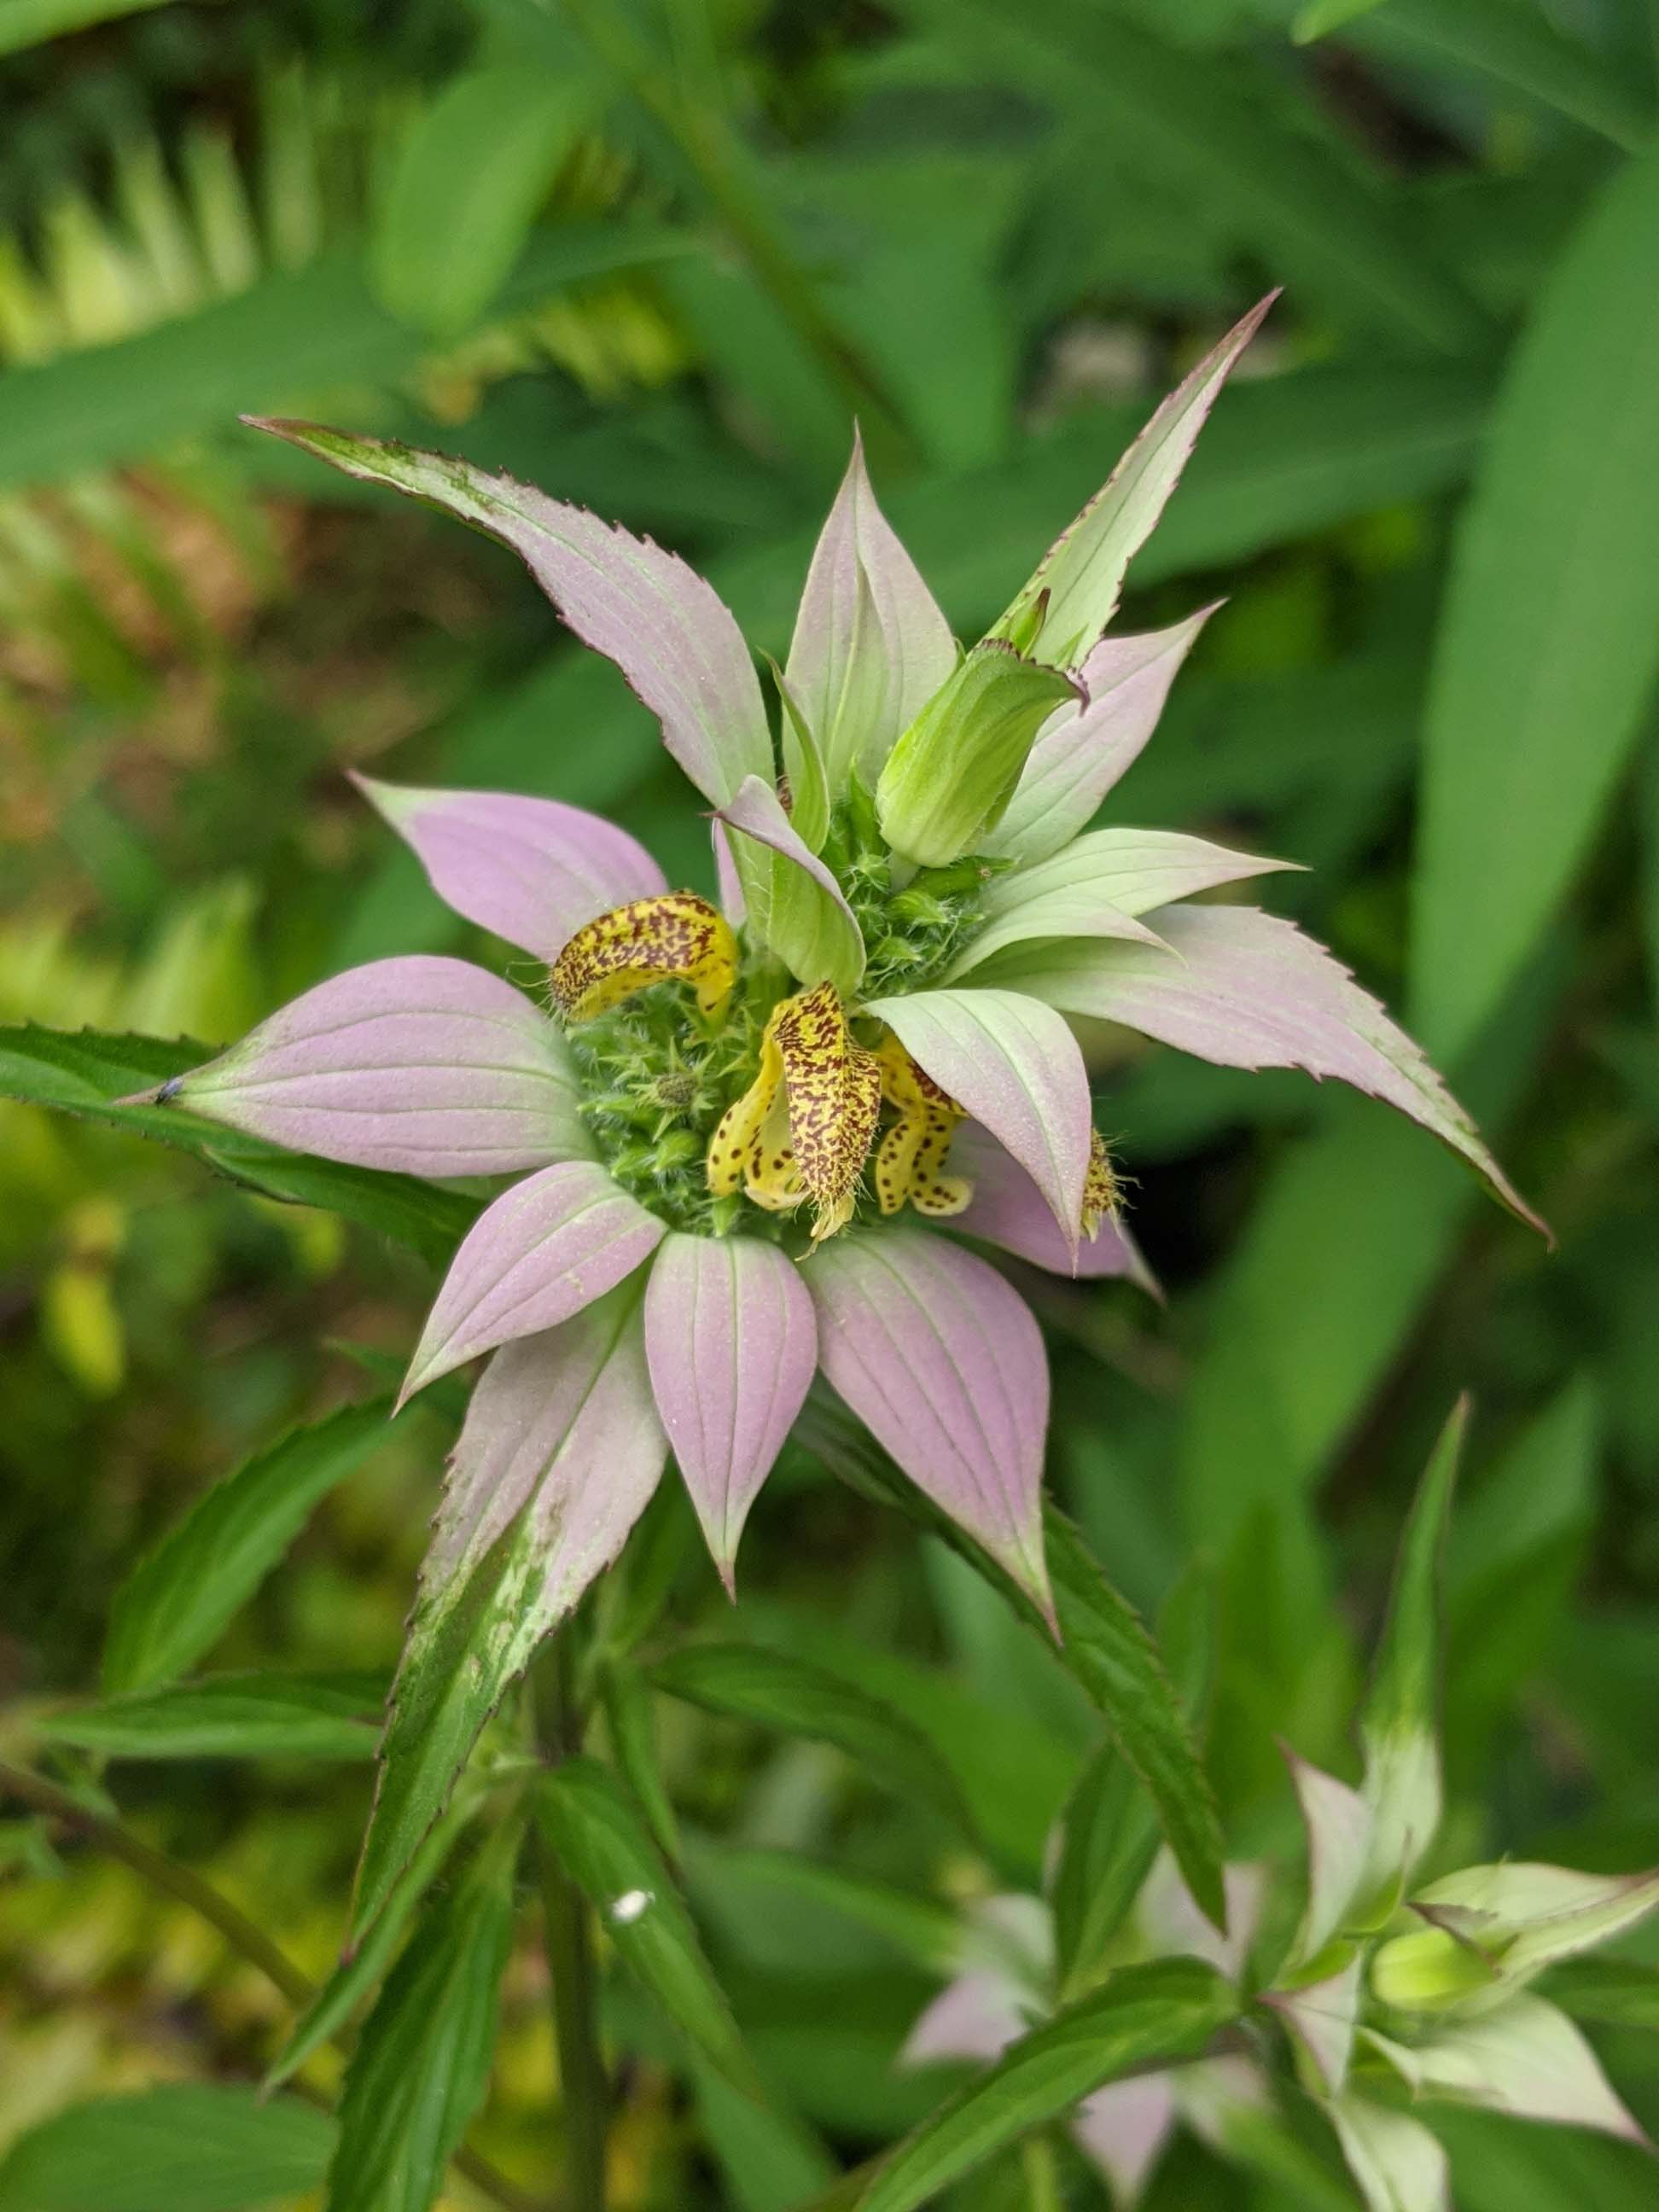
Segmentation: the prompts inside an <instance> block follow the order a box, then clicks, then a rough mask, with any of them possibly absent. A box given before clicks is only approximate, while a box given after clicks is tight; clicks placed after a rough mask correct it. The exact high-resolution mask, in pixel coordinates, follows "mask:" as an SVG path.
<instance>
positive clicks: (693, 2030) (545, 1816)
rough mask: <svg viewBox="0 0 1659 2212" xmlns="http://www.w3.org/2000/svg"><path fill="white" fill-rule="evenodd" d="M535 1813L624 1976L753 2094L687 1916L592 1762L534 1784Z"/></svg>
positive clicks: (727, 2011) (575, 1763) (607, 1776)
mask: <svg viewBox="0 0 1659 2212" xmlns="http://www.w3.org/2000/svg"><path fill="white" fill-rule="evenodd" d="M535 1816H536V1819H537V1821H538V1824H539V1825H540V1827H541V1830H542V1832H543V1834H544V1836H545V1838H546V1839H547V1842H548V1845H549V1847H550V1850H552V1851H553V1853H554V1855H555V1857H556V1858H557V1859H558V1861H559V1863H560V1864H561V1865H562V1867H563V1868H564V1869H565V1871H566V1872H567V1873H568V1875H570V1877H571V1879H572V1880H573V1881H574V1882H575V1884H576V1886H577V1887H578V1888H580V1890H581V1891H582V1893H584V1895H585V1896H586V1898H587V1899H588V1900H589V1902H590V1903H591V1904H592V1906H593V1908H594V1910H595V1911H596V1912H597V1913H598V1914H599V1918H600V1920H601V1921H602V1922H603V1923H604V1925H605V1932H606V1934H607V1936H609V1938H610V1940H611V1942H613V1943H614V1944H615V1945H616V1947H617V1950H618V1952H619V1953H620V1954H621V1955H622V1957H623V1960H625V1961H626V1963H627V1965H628V1966H629V1969H630V1971H631V1972H633V1973H634V1974H635V1975H636V1976H637V1977H638V1978H639V1979H640V1980H641V1982H643V1983H644V1984H645V1986H646V1988H647V1990H650V1992H651V1994H652V1996H653V1997H655V1999H656V2000H657V2002H658V2003H659V2004H660V2005H661V2007H662V2008H663V2010H664V2011H665V2013H666V2014H667V2015H668V2016H669V2018H670V2019H671V2021H673V2022H674V2024H675V2025H676V2027H679V2028H681V2029H682V2030H683V2031H684V2033H685V2034H686V2035H688V2036H689V2037H690V2039H691V2041H692V2042H693V2043H694V2044H695V2045H696V2047H697V2048H698V2050H700V2051H702V2053H703V2055H704V2057H707V2058H708V2059H709V2060H710V2061H711V2063H713V2064H714V2066H716V2067H717V2068H718V2069H720V2073H721V2074H722V2075H724V2076H725V2078H726V2080H727V2081H730V2082H732V2084H733V2085H734V2087H738V2088H739V2089H742V2090H744V2092H746V2093H748V2094H750V2095H751V2096H754V2095H757V2093H758V2092H757V2085H756V2081H755V2073H754V2068H753V2065H752V2063H751V2062H750V2057H749V2054H748V2052H747V2051H745V2050H744V2045H743V2040H742V2038H741V2037H740V2036H739V2035H738V2028H737V2023H736V2021H734V2020H733V2019H732V2013H731V2008H730V2007H729V2006H728V2005H727V2003H726V1997H725V1995H724V1993H723V1991H722V1990H721V1989H720V1984H719V1983H718V1982H717V1981H716V1980H715V1978H714V1971H713V1969H712V1968H711V1967H710V1966H709V1964H708V1960H707V1959H706V1958H705V1957H704V1955H703V1949H702V1943H701V1942H699V1940H698V1937H697V1931H696V1927H695V1926H694V1925H693V1923H692V1919H691V1915H690V1912H689V1911H687V1909H686V1905H685V1902H684V1899H683V1898H682V1897H681V1895H680V1893H679V1891H678V1887H677V1886H676V1884H675V1881H674V1878H673V1876H672V1875H671V1873H670V1872H669V1869H668V1867H667V1864H666V1862H665V1860H664V1858H663V1857H662V1854H661V1852H660V1851H659V1850H658V1849H657V1847H656V1845H655V1844H654V1843H653V1841H652V1839H651V1833H650V1831H649V1830H648V1829H647V1826H646V1825H645V1822H644V1820H643V1819H642V1818H641V1814H640V1813H639V1812H638V1810H637V1809H636V1808H635V1806H634V1805H633V1804H632V1803H631V1802H629V1798H628V1796H627V1795H626V1793H625V1792H624V1791H623V1788H622V1786H621V1784H619V1783H618V1782H617V1780H616V1778H614V1777H613V1776H612V1775H611V1773H610V1772H609V1771H607V1770H606V1769H605V1767H603V1766H601V1765H599V1762H598V1761H597V1760H595V1759H566V1760H564V1761H563V1762H562V1764H561V1765H558V1766H557V1767H556V1768H555V1769H554V1770H553V1771H552V1772H551V1773H550V1774H549V1775H547V1776H546V1777H545V1778H544V1780H543V1781H542V1782H540V1783H539V1784H538V1785H537V1790H536V1795H535Z"/></svg>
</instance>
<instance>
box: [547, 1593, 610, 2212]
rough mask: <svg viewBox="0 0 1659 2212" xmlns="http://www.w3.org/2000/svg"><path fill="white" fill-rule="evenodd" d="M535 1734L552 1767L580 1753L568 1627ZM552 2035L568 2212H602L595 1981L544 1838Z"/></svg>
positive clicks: (575, 1907) (579, 1902)
mask: <svg viewBox="0 0 1659 2212" xmlns="http://www.w3.org/2000/svg"><path fill="white" fill-rule="evenodd" d="M535 1705H536V1730H537V1736H538V1741H539V1743H540V1746H541V1750H542V1755H543V1757H544V1759H546V1760H547V1761H548V1763H549V1764H550V1765H557V1764H558V1762H559V1761H560V1760H561V1759H568V1758H569V1757H571V1756H572V1754H573V1753H575V1752H578V1751H580V1748H581V1739H582V1717H581V1713H580V1708H579V1706H578V1704H577V1700H576V1696H575V1658H574V1652H573V1650H572V1649H571V1643H570V1631H569V1629H568V1626H567V1627H566V1628H565V1629H564V1630H563V1631H562V1632H560V1633H559V1634H557V1635H556V1636H555V1638H553V1641H552V1643H551V1644H550V1646H549V1647H548V1649H547V1650H546V1651H545V1653H544V1656H543V1657H542V1659H541V1661H540V1662H539V1665H538V1668H537V1674H536V1681H535ZM537 1850H538V1858H539V1861H540V1866H541V1885H542V1912H543V1917H544V1923H545V1930H546V1942H547V1966H548V1972H549V1974H550V1977H551V1978H552V1984H553V2036H554V2041H555V2044H556V2047H557V2050H558V2054H559V2093H560V2100H561V2102H562V2107H563V2112H564V2135H565V2166H566V2182H567V2186H568V2199H569V2205H570V2212H605V2120H606V2113H607V2107H608V2105H609V2102H610V2085H609V2084H608V2082H607V2081H606V2080H605V2059H604V2057H603V2055H602V2053H601V2051H600V2050H599V1978H598V1976H597V1974H596V1972H595V1971H594V1963H593V1942H592V1934H591V1931H590V1929H589V1925H588V1913H587V1901H586V1899H585V1898H584V1897H583V1895H582V1893H581V1892H580V1890H579V1889H578V1888H577V1887H576V1886H575V1884H574V1882H572V1881H570V1879H569V1878H568V1875H566V1873H565V1871H564V1869H563V1868H562V1866H561V1865H560V1864H559V1862H558V1860H557V1858H556V1857H555V1856H554V1854H553V1852H552V1851H551V1850H550V1849H549V1848H548V1845H547V1844H546V1842H545V1840H544V1839H538V1845H537Z"/></svg>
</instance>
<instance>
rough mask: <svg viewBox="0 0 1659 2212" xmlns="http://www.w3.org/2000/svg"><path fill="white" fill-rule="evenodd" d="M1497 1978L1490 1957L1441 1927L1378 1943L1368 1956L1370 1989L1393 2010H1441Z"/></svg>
mask: <svg viewBox="0 0 1659 2212" xmlns="http://www.w3.org/2000/svg"><path fill="white" fill-rule="evenodd" d="M1495 1978H1496V1977H1495V1974H1494V1970H1493V1967H1492V1961H1491V1960H1489V1959H1487V1958H1486V1957H1485V1956H1483V1954H1481V1952H1480V1950H1479V1949H1478V1948H1476V1947H1475V1945H1474V1944H1473V1943H1466V1942H1460V1941H1459V1939H1458V1938H1457V1937H1456V1936H1451V1935H1449V1934H1448V1933H1447V1931H1446V1930H1445V1929H1443V1928H1419V1929H1413V1931H1412V1933H1411V1934H1410V1935H1409V1936H1395V1937H1394V1938H1393V1939H1392V1940H1391V1941H1390V1942H1387V1943H1384V1944H1382V1945H1381V1946H1380V1947H1379V1948H1378V1949H1377V1951H1376V1955H1375V1957H1374V1958H1373V1959H1372V1960H1371V1994H1372V1995H1373V1996H1375V1997H1376V2000H1377V2002H1378V2003H1379V2004H1385V2005H1389V2006H1391V2007H1392V2008H1394V2009H1395V2011H1396V2012H1445V2011H1449V2009H1451V2008H1453V2007H1454V2006H1456V2005H1460V2004H1462V2003H1463V2002H1464V2001H1465V2000H1466V1999H1467V1998H1468V1997H1470V1996H1473V1995H1474V1992H1475V1991H1476V1990H1487V1989H1490V1988H1491V1986H1492V1982H1493V1980H1494V1979H1495Z"/></svg>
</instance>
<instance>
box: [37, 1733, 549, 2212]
mask: <svg viewBox="0 0 1659 2212" xmlns="http://www.w3.org/2000/svg"><path fill="white" fill-rule="evenodd" d="M8 1796H9V1797H15V1798H17V1799H18V1800H20V1802H21V1803H23V1804H25V1805H32V1806H33V1808H34V1809H35V1811H36V1812H37V1813H45V1814H47V1815H48V1817H49V1818H51V1819H52V1820H60V1821H61V1822H62V1823H63V1825H64V1826H65V1827H66V1828H69V1829H71V1830H72V1831H73V1832H75V1833H76V1835H78V1836H80V1837H81V1838H83V1840H84V1841H86V1842H87V1843H88V1844H92V1845H93V1846H94V1849H96V1850H100V1851H102V1852H103V1853H104V1855H105V1857H106V1858H112V1859H115V1860H117V1861H118V1863H120V1864H121V1865H122V1866H125V1867H126V1868H128V1869H130V1870H131V1872H132V1873H133V1874H136V1875H137V1877H138V1879H139V1880H140V1881H143V1882H145V1883H147V1884H148V1885H149V1887H150V1888H151V1889H155V1890H159V1891H161V1893H162V1895H163V1896H166V1897H171V1898H173V1899H176V1900H177V1902H178V1903H179V1904H180V1905H186V1906H188V1908H189V1909H190V1911H192V1912H194V1913H195V1914H197V1917H199V1918H201V1919H203V1920H205V1921H206V1922H207V1923H208V1925H209V1926H210V1928H214V1929H217V1931H218V1932H219V1934H220V1935H221V1936H223V1938H224V1940H225V1942H227V1943H228V1945H229V1947H230V1948H231V1949H232V1950H233V1951H234V1952H235V1953H236V1954H237V1955H238V1956H239V1957H240V1958H243V1959H246V1960H247V1961H248V1963H249V1965H250V1966H257V1967H258V1970H259V1972H261V1973H262V1974H263V1975H264V1978H265V1979H266V1980H267V1981H268V1982H270V1984H271V1985H272V1987H273V1988H275V1989H276V1990H277V1991H278V1992H279V1993H280V1995H281V1996H283V1998H285V1999H286V2001H287V2002H288V2003H289V2004H290V2005H291V2006H292V2007H293V2008H294V2009H295V2011H296V2012H297V2011H299V2010H300V2009H301V2008H302V2007H303V2006H305V2005H307V2004H309V2003H310V2002H311V2000H312V1998H313V1996H315V1994H316V1991H315V1990H314V1988H313V1984H311V1982H310V1981H309V1980H308V1979H307V1977H306V1976H305V1975H304V1974H302V1973H301V1971H300V1969H299V1967H297V1966H295V1963H294V1961H293V1960H292V1959H290V1958H289V1955H288V1954H287V1953H286V1952H285V1951H283V1950H281V1949H279V1948H278V1947H277V1946H276V1944H275V1943H273V1942H271V1940H270V1936H267V1935H266V1934H265V1932H264V1929H262V1928H260V1927H258V1926H257V1925H256V1924H255V1923H254V1922H252V1920H250V1919H249V1918H248V1917H247V1915H246V1913H245V1912H242V1911H240V1910H239V1909H238V1907H237V1906H235V1905H233V1904H232V1903H231V1901H230V1899H228V1897H225V1896H223V1895H222V1894H221V1893H220V1892H219V1891H218V1890H216V1889H215V1887H213V1884H212V1883H211V1882H210V1881H204V1880H203V1879H202V1877H201V1875H198V1874H195V1873H192V1872H191V1869H190V1868H189V1867H187V1866H185V1865H183V1864H181V1863H180V1862H179V1860H177V1859H172V1858H169V1857H167V1854H166V1852H165V1851H158V1850H155V1849H154V1848H153V1847H152V1846H151V1845H150V1844H147V1843H145V1842H144V1841H143V1838H141V1837H138V1836H135V1835H134V1834H133V1833H132V1832H131V1830H130V1829H128V1828H124V1827H123V1826H122V1825H121V1823H120V1822H119V1821H118V1820H112V1818H111V1817H110V1816H109V1815H108V1814H105V1813H100V1812H97V1811H96V1810H94V1808H93V1807H91V1806H89V1805H85V1804H83V1803H82V1802H81V1800H80V1799H79V1798H78V1797H76V1796H73V1795H72V1794H71V1793H70V1791H69V1790H62V1789H59V1787H58V1784H56V1783H55V1782H48V1781H47V1779H46V1776H45V1775H44V1774H35V1773H33V1772H31V1771H29V1769H27V1767H21V1766H13V1765H10V1764H9V1762H8V1761H4V1760H0V1797H8ZM332 2040H333V2041H334V2042H336V2043H340V2042H342V2041H343V2037H342V2036H340V2035H336V2036H335V2037H334V2038H333V2039H332ZM451 2164H452V2165H453V2166H454V2168H455V2171H456V2172H457V2173H460V2174H465V2177H466V2179H468V2180H469V2181H470V2182H471V2184H472V2185H473V2186H474V2188H476V2189H477V2190H479V2191H482V2192H483V2195H484V2196H486V2197H489V2199H490V2201H491V2202H492V2203H495V2204H500V2205H501V2206H503V2207H504V2208H505V2212H545V2208H544V2207H543V2205H542V2204H541V2203H540V2201H539V2199H538V2198H536V2197H532V2196H530V2195H529V2194H528V2193H527V2191H525V2190H522V2189H520V2187H519V2186H518V2185H517V2184H516V2183H515V2182H512V2181H509V2180H508V2179H507V2176H506V2175H505V2174H504V2173H498V2172H496V2170H495V2167H494V2166H492V2165H491V2164H490V2163H489V2160H487V2159H483V2158H480V2157H479V2156H478V2154H477V2152H476V2151H471V2150H467V2149H466V2148H461V2149H459V2150H458V2151H456V2152H455V2154H454V2155H453V2159H452V2160H451Z"/></svg>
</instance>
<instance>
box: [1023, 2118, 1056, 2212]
mask: <svg viewBox="0 0 1659 2212" xmlns="http://www.w3.org/2000/svg"><path fill="white" fill-rule="evenodd" d="M1024 2166H1025V2203H1026V2207H1027V2212H1066V2200H1065V2198H1064V2197H1062V2196H1061V2194H1060V2161H1059V2160H1058V2159H1057V2158H1056V2157H1055V2156H1054V2144H1053V2143H1052V2142H1050V2141H1049V2139H1048V2136H1027V2137H1026V2139H1025V2149H1024Z"/></svg>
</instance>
